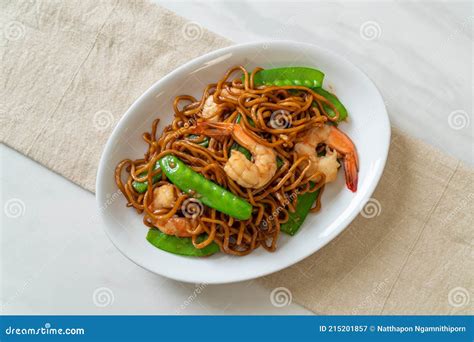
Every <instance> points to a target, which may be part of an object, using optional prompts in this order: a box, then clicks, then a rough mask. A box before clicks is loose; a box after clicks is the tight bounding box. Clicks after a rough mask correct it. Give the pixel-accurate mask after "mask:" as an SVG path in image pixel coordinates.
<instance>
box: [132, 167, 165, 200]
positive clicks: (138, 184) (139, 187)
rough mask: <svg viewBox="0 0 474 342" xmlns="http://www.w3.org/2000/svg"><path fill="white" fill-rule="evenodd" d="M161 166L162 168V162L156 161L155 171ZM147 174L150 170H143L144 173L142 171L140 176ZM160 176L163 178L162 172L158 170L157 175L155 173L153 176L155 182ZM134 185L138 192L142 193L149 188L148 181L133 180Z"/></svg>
mask: <svg viewBox="0 0 474 342" xmlns="http://www.w3.org/2000/svg"><path fill="white" fill-rule="evenodd" d="M159 168H160V164H159V162H156V164H155V166H154V167H153V171H155V170H157V169H159ZM147 174H148V172H142V173H140V175H139V176H140V177H145V176H146V175H147ZM160 178H161V172H158V173H157V174H156V175H154V176H153V177H152V181H153V183H156V182H158V180H159V179H160ZM132 186H133V188H134V189H135V190H136V191H137V192H139V193H140V194H143V193H144V192H145V191H146V189H148V181H144V182H137V181H133V182H132Z"/></svg>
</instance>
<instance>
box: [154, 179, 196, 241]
mask: <svg viewBox="0 0 474 342" xmlns="http://www.w3.org/2000/svg"><path fill="white" fill-rule="evenodd" d="M176 200H177V195H176V191H175V187H174V186H173V185H171V184H165V185H161V186H158V187H156V188H155V189H154V190H153V202H152V203H151V205H150V209H151V210H152V211H154V210H158V209H165V208H166V209H169V208H173V207H174V204H175V202H176ZM152 223H153V225H154V226H155V227H157V228H158V229H159V230H160V231H161V232H163V233H164V234H167V235H175V236H177V237H190V236H191V233H189V231H192V230H194V229H195V228H196V227H197V225H198V222H197V221H196V220H191V219H188V218H185V217H177V216H175V217H171V218H169V219H167V220H160V219H156V220H153V221H152Z"/></svg>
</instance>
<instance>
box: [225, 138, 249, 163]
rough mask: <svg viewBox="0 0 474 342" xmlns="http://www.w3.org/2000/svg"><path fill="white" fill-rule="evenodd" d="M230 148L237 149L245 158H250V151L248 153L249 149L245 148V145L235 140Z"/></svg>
mask: <svg viewBox="0 0 474 342" xmlns="http://www.w3.org/2000/svg"><path fill="white" fill-rule="evenodd" d="M230 150H231V151H233V150H235V151H239V152H241V153H242V154H243V155H244V156H245V158H247V159H248V160H252V153H250V151H249V150H247V149H246V148H245V147H242V146H240V145H239V144H237V143H236V142H234V143H233V144H232V146H231V147H230Z"/></svg>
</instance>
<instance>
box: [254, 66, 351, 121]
mask: <svg viewBox="0 0 474 342" xmlns="http://www.w3.org/2000/svg"><path fill="white" fill-rule="evenodd" d="M323 79H324V73H322V72H321V71H319V70H316V69H311V68H304V67H287V68H275V69H265V70H260V71H259V72H257V73H256V74H255V77H254V83H255V85H257V86H260V85H276V86H285V85H298V86H305V87H308V88H311V89H312V90H313V91H314V92H316V93H318V94H319V95H321V96H324V97H325V98H326V99H328V100H329V101H330V102H331V103H332V104H333V105H334V107H336V109H337V110H338V112H339V120H338V121H344V120H345V119H346V118H347V109H346V107H344V105H343V104H342V102H341V101H339V99H338V98H337V96H336V95H334V94H332V93H330V92H328V91H327V90H324V89H323V88H321V87H322V84H323ZM323 106H324V110H325V111H326V113H328V115H329V116H330V117H334V116H335V113H334V110H333V109H332V108H331V107H329V106H328V105H323Z"/></svg>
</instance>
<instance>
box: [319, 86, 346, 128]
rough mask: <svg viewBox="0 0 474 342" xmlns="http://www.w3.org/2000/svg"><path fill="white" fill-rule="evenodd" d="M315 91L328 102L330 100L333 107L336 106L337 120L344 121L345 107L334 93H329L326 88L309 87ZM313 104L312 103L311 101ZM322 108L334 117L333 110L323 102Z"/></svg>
mask: <svg viewBox="0 0 474 342" xmlns="http://www.w3.org/2000/svg"><path fill="white" fill-rule="evenodd" d="M311 89H312V90H313V91H314V92H315V93H317V94H319V95H321V96H324V97H325V98H326V99H327V100H328V101H329V102H331V103H332V104H333V105H334V107H336V109H337V111H338V112H339V120H338V121H344V120H345V119H346V118H347V109H346V107H344V105H343V104H342V102H341V101H339V99H338V98H337V96H336V95H334V94H332V93H330V92H329V91H327V90H324V89H323V88H311ZM313 104H314V103H313ZM323 107H324V110H325V111H326V113H327V114H328V115H329V116H330V117H334V116H335V115H336V113H334V110H333V109H332V108H331V107H329V106H328V105H326V104H323Z"/></svg>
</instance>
